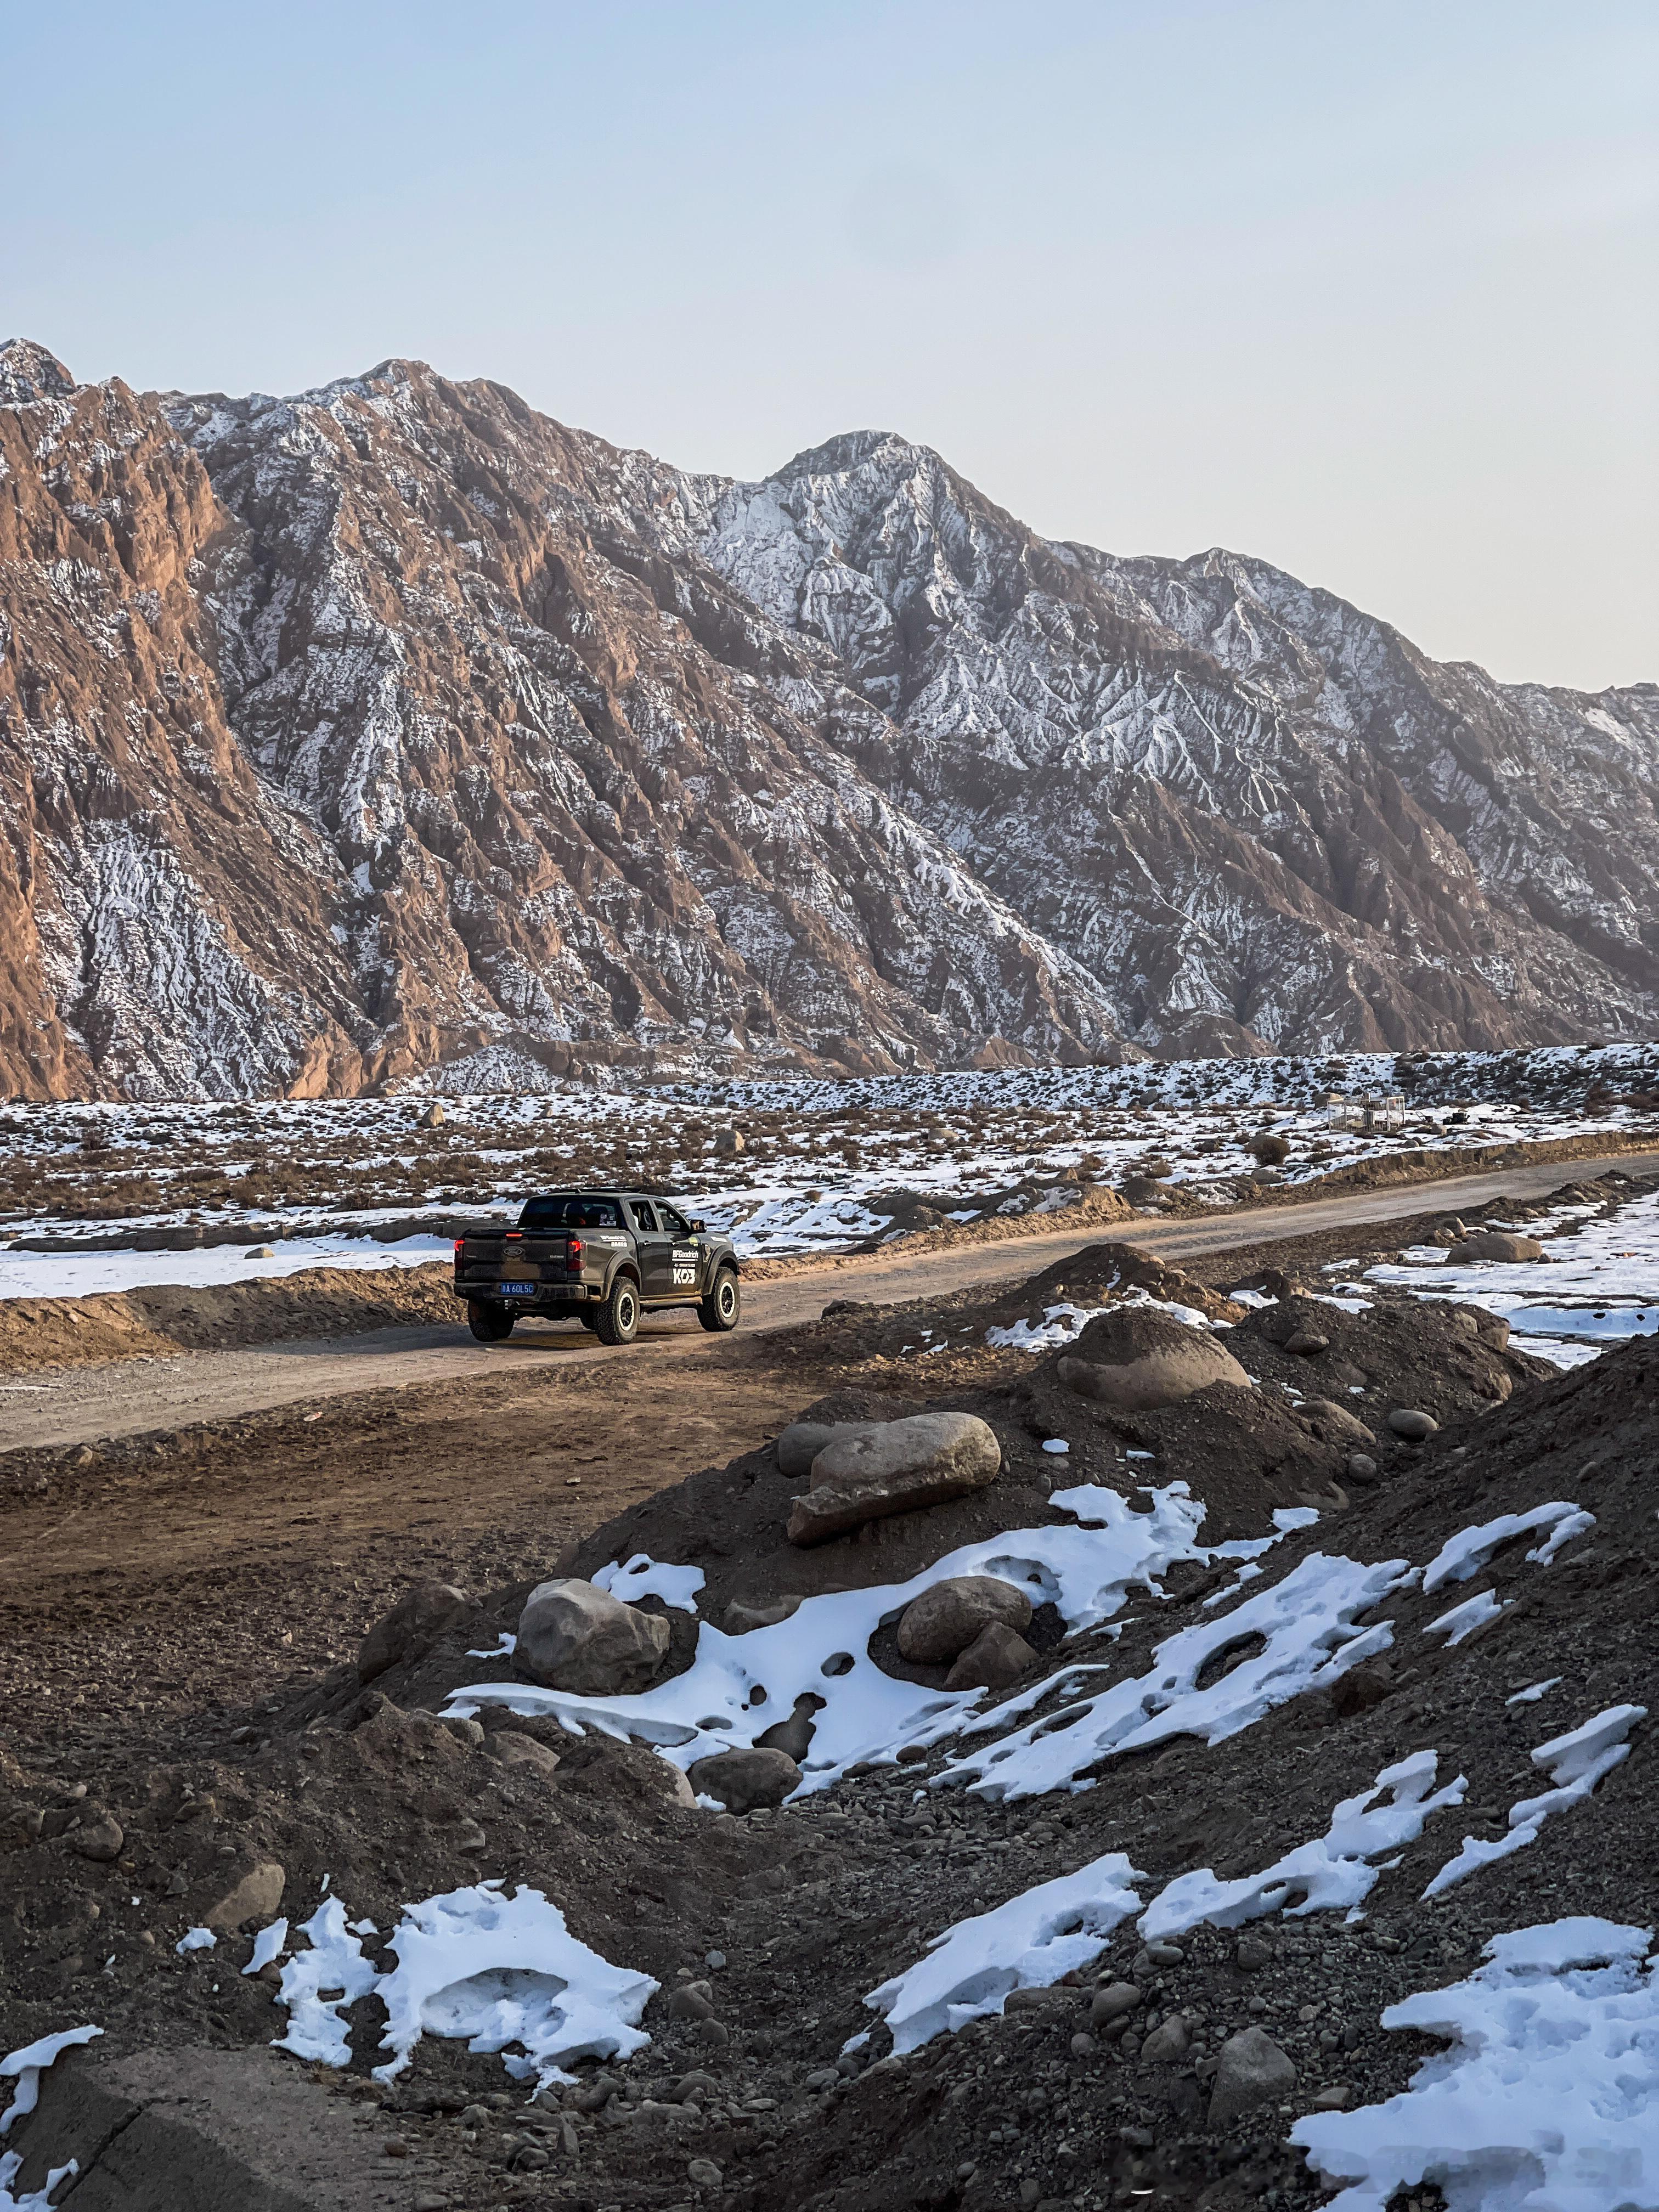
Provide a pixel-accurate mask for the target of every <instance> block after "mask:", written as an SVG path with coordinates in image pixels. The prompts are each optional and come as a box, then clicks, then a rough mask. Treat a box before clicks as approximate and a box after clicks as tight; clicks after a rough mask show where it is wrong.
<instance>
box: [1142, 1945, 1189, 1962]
mask: <svg viewBox="0 0 1659 2212" xmlns="http://www.w3.org/2000/svg"><path fill="white" fill-rule="evenodd" d="M1186 1956H1187V1954H1186V1953H1185V1952H1184V1951H1183V1950H1182V1948H1181V1946H1180V1944H1179V1943H1148V1944H1147V1946H1146V1957H1147V1959H1148V1960H1150V1962H1151V1963H1152V1965H1153V1966H1180V1965H1181V1964H1182V1961H1183V1960H1185V1958H1186Z"/></svg>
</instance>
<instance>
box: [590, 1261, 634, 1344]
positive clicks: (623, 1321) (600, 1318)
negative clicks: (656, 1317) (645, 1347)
mask: <svg viewBox="0 0 1659 2212" xmlns="http://www.w3.org/2000/svg"><path fill="white" fill-rule="evenodd" d="M639 1325H640V1293H639V1286H638V1285H637V1284H635V1281H634V1279H633V1277H632V1276H631V1275H618V1276H617V1279H616V1281H615V1282H614V1283H612V1285H611V1295H610V1297H608V1298H607V1299H606V1300H605V1304H603V1305H602V1306H601V1307H600V1308H599V1310H598V1312H597V1313H596V1314H595V1315H594V1316H593V1333H594V1334H595V1335H596V1336H597V1337H598V1338H599V1342H600V1343H601V1344H632V1342H633V1341H634V1335H635V1331H636V1330H637V1329H638V1328H639Z"/></svg>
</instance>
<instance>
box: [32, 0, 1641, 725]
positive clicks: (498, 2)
mask: <svg viewBox="0 0 1659 2212" xmlns="http://www.w3.org/2000/svg"><path fill="white" fill-rule="evenodd" d="M0 35H3V44H4V51H5V55H6V62H5V68H6V74H7V76H8V79H9V82H10V84H11V85H12V86H13V87H14V88H16V87H20V86H27V87H28V88H30V90H29V94H28V97H27V99H22V100H20V99H17V98H15V97H14V98H12V99H9V100H8V101H7V102H6V104H5V113H4V117H3V120H0V205H3V208H4V210H5V212H4V216H3V219H0V337H3V336H10V335H21V336H25V337H33V338H37V339H39V340H40V341H41V342H43V343H46V345H48V346H50V347H51V348H52V349H53V351H55V352H56V353H58V355H60V356H62V357H63V358H64V360H65V361H66V362H68V364H69V366H70V368H71V369H72V370H73V371H74V372H75V374H76V375H77V376H79V377H82V378H83V379H94V378H102V377H105V376H109V375H119V376H122V377H124V378H125V380H126V381H127V382H128V383H129V384H131V385H132V386H135V387H137V388H139V389H173V388H179V389H184V390H187V391H204V390H218V391H230V392H247V391H256V390H257V391H267V392H292V391H297V390H301V389H304V388H306V387H307V386H313V385H316V384H319V383H322V382H325V381H327V380H330V379H331V378H334V377H337V376H343V375H347V374H353V373H356V372H361V371H362V370H363V369H366V368H369V367H371V366H373V365H374V363H376V362H380V361H381V360H384V359H386V357H387V356H392V355H404V356H414V357H416V358H419V359H422V360H425V361H428V362H432V363H433V364H434V365H435V367H436V368H439V369H441V370H442V371H443V372H444V373H446V374H449V375H452V376H455V377H471V376H489V377H493V378H495V379H497V380H500V381H501V382H502V383H505V384H507V385H510V386H513V387H514V388H515V389H516V390H517V391H519V392H522V393H523V394H524V395H525V397H526V398H527V399H528V400H530V402H531V403H532V404H533V405H535V406H537V407H539V408H542V409H544V410H546V412H548V413H549V414H551V415H554V416H558V417H559V418H560V419H561V420H562V421H564V422H572V423H576V424H580V426H582V427H583V428H587V429H591V430H595V431H598V432H599V433H600V434H602V435H604V436H605V437H607V438H610V439H611V440H613V441H616V442H617V443H618V444H622V445H629V446H641V447H647V448H648V449H649V450H650V451H652V452H653V453H658V454H660V455H662V456H663V457H664V458H665V459H669V460H671V461H674V462H677V463H678V464H680V465H683V466H685V467H690V468H698V469H708V470H715V471H722V472H725V473H727V474H731V475H734V476H739V477H759V476H763V475H765V474H766V473H767V472H768V471H769V470H771V469H774V468H776V467H778V466H780V465H781V464H782V463H783V462H784V461H786V460H787V459H788V458H789V457H790V456H791V455H792V454H793V453H797V452H799V451H800V450H801V449H802V448H804V447H809V446H813V445H817V444H819V443H821V442H822V441H823V440H824V439H826V438H828V437H830V436H832V435H835V434H836V433H837V432H839V431H842V430H847V429H853V428H883V429H890V430H897V431H899V432H902V434H903V435H906V436H908V437H909V438H912V439H915V440H916V441H919V442H921V443H924V444H927V445H930V446H933V447H937V448H938V449H939V451H940V452H941V453H944V455H945V458H946V459H948V460H949V461H950V462H951V464H952V465H954V466H955V467H956V468H957V469H958V470H959V471H961V472H962V473H963V475H965V476H967V477H970V478H971V479H972V480H973V481H974V482H975V483H977V484H978V485H979V486H980V487H981V489H982V490H984V491H985V492H986V493H987V495H989V496H990V497H991V498H993V499H994V500H995V501H998V502H999V503H1000V505H1001V506H1003V507H1007V508H1009V509H1011V510H1012V512H1013V513H1017V514H1018V515H1019V516H1020V517H1021V518H1022V519H1023V520H1025V521H1027V522H1029V523H1030V524H1031V525H1032V526H1034V527H1036V529H1038V530H1040V531H1042V532H1045V533H1046V534H1048V535H1049V536H1051V537H1057V538H1080V539H1084V540H1086V541H1087V542H1089V543H1091V544H1097V545H1101V546H1104V547H1106V548H1108V549H1109V550H1111V551H1113V552H1117V553H1164V554H1171V555H1185V554H1191V553H1195V552H1200V551H1202V550H1204V549H1205V548H1206V547H1207V546H1210V545H1214V544H1223V545H1227V546H1230V547H1232V548H1234V549H1235V550H1239V551H1243V552H1247V553H1250V554H1253V555H1255V556H1259V557H1261V558H1264V559H1267V560H1269V561H1272V562H1276V563H1278V564H1279V566H1280V567H1282V568H1288V569H1290V570H1291V571H1292V572H1293V573H1294V574H1297V575H1299V576H1301V577H1303V578H1304V579H1305V580H1308V581H1310V582H1314V583H1318V584H1322V585H1324V586H1328V588H1330V589H1332V590H1334V591H1337V592H1341V593H1342V594H1344V595H1345V596H1346V597H1347V598H1348V599H1352V600H1354V601H1356V602H1357V603H1358V605H1361V606H1363V607H1364V608H1366V609H1367V610H1368V611H1370V612H1372V613H1374V614H1377V615H1380V616H1382V617H1384V618H1385V619H1387V620H1388V621H1389V622H1392V623H1395V624H1396V625H1397V626H1398V627H1399V628H1400V629H1402V630H1403V631H1405V632H1406V633H1407V635H1408V636H1410V637H1412V638H1413V639H1414V640H1416V641H1417V642H1418V643H1419V644H1420V645H1422V646H1423V647H1425V648H1426V649H1427V650H1428V651H1430V652H1431V653H1434V654H1436V655H1437V656H1438V657H1440V658H1442V659H1468V660H1475V661H1479V662H1480V663H1481V664H1482V665H1485V666H1486V667H1487V668H1489V669H1491V670H1492V672H1493V673H1494V674H1495V675H1497V676H1498V677H1500V678H1504V679H1506V680H1510V681H1522V680H1527V681H1538V682H1543V683H1551V684H1571V685H1576V686H1579V687H1583V688H1587V689H1600V688H1601V687H1602V686H1604V685H1607V684H1628V683H1633V682H1638V681H1654V680H1659V613H1656V610H1659V532H1656V530H1655V528H1654V525H1653V518H1654V515H1655V513H1656V511H1659V497H1656V495H1659V6H1656V5H1655V4H1654V0H1554V4H1550V5H1534V4H1531V3H1530V0H1498V4H1490V5H1489V4H1486V0H1435V3H1434V4H1431V5H1412V4H1396V3H1395V0H1317V4H1315V0H1231V4H1225V5H1224V4H1216V0H1094V4H1091V5H1074V4H1071V0H994V4H977V0H957V4H955V5H940V4H935V0H905V4H892V3H891V0H816V4H814V5H812V6H811V7H808V6H804V5H799V4H785V0H772V4H769V5H758V4H748V3H747V0H682V4H673V5H668V4H659V0H608V4H604V5H589V4H586V0H580V4H579V3H578V0H569V4H546V5H530V4H504V3H503V0H468V4H467V5H465V6H464V7H457V6H455V5H453V4H447V5H443V6H437V5H428V4H427V0H398V4H395V5H392V4H379V3H378V0H329V4H327V5H311V4H307V0H269V4H267V5H264V6H262V7H260V8H258V9H254V8H246V7H228V6H226V5H224V4H223V0H219V4H216V5H212V6H208V5H198V4H186V0H151V4H146V0H126V4H123V5H121V6H118V7H116V6H111V5H106V4H103V0H54V4H53V5H52V7H51V8H28V7H26V6H24V5H23V4H21V0H0Z"/></svg>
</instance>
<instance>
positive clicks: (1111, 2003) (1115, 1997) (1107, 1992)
mask: <svg viewBox="0 0 1659 2212" xmlns="http://www.w3.org/2000/svg"><path fill="white" fill-rule="evenodd" d="M1142 2002H1144V1999H1143V1997H1142V1996H1141V1993H1140V1991H1139V1990H1138V1989H1137V1988H1136V1987H1135V1985H1134V1984H1133V1982H1111V1983H1109V1984H1108V1985H1107V1986H1106V1988H1104V1989H1103V1990H1096V1991H1095V1995H1094V2001H1093V2002H1092V2003H1091V2005H1090V2007H1089V2018H1090V2020H1091V2021H1092V2022H1093V2024H1094V2026H1095V2027H1104V2026H1105V2025H1106V2023H1107V2022H1108V2021H1114V2020H1121V2019H1123V2018H1124V2017H1125V2015H1127V2014H1129V2013H1132V2012H1133V2011H1135V2010H1136V2008H1138V2007H1139V2005H1140V2004H1141V2003H1142Z"/></svg>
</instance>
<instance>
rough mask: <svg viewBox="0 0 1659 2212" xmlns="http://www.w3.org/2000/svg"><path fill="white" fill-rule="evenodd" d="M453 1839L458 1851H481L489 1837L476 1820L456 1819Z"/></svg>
mask: <svg viewBox="0 0 1659 2212" xmlns="http://www.w3.org/2000/svg"><path fill="white" fill-rule="evenodd" d="M488 1841H489V1838H487V1837H486V1836H485V1834H484V1832H483V1829H482V1828H481V1827H480V1826H478V1824H477V1821H476V1820H458V1821H457V1822H456V1824H455V1830H454V1835H453V1842H454V1845H455V1849H456V1850H458V1851H481V1850H484V1849H485V1847H486V1845H487V1844H488Z"/></svg>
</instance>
